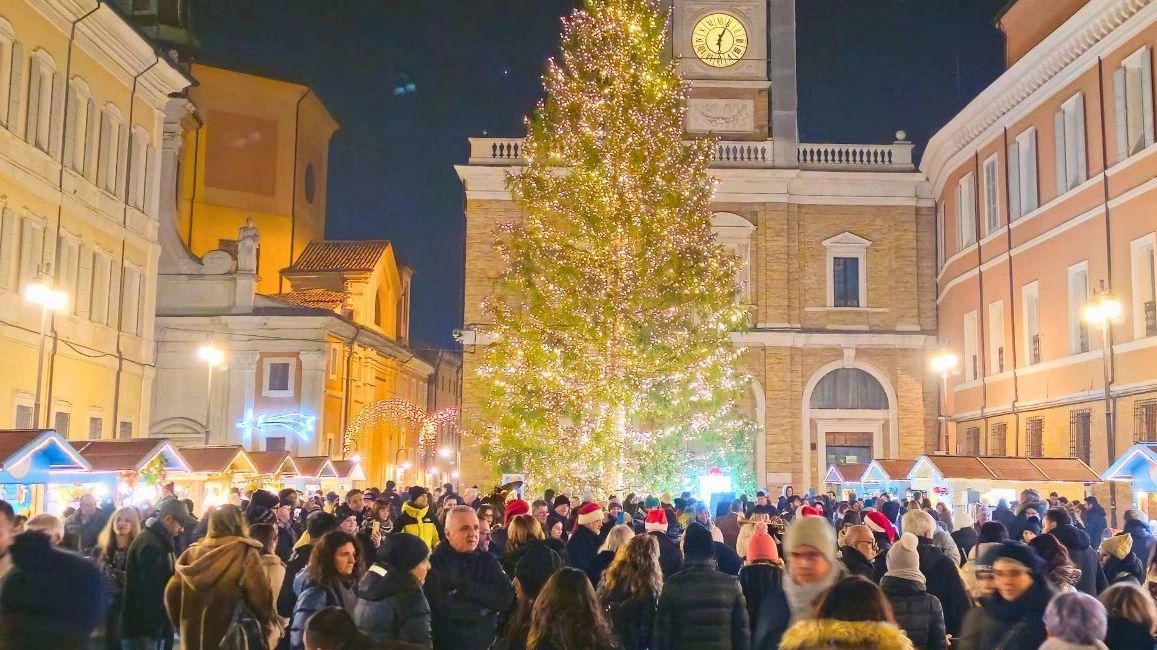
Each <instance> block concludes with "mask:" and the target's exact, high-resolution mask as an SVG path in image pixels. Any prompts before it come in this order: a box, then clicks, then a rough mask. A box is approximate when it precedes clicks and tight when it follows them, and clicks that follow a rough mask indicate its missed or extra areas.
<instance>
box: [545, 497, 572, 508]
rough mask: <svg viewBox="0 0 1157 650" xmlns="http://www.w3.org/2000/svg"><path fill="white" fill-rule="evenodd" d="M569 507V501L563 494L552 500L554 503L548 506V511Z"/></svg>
mask: <svg viewBox="0 0 1157 650" xmlns="http://www.w3.org/2000/svg"><path fill="white" fill-rule="evenodd" d="M569 505H570V499H569V498H567V496H566V495H565V494H560V495H558V496H557V497H555V498H554V503H553V504H552V505H551V506H550V509H551V510H554V509H555V508H557V507H559V506H569Z"/></svg>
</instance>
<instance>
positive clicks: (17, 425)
mask: <svg viewBox="0 0 1157 650" xmlns="http://www.w3.org/2000/svg"><path fill="white" fill-rule="evenodd" d="M33 419H34V418H33V412H32V405H31V404H17V405H16V417H15V418H14V419H13V422H12V427H13V428H14V429H31V428H32V426H33V424H34V423H33Z"/></svg>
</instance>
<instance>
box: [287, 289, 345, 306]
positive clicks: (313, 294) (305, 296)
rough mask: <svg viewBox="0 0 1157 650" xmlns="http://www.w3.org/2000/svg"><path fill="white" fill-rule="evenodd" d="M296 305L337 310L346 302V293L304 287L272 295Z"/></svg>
mask: <svg viewBox="0 0 1157 650" xmlns="http://www.w3.org/2000/svg"><path fill="white" fill-rule="evenodd" d="M271 297H272V298H277V299H278V300H283V301H285V302H288V303H292V304H294V305H300V306H302V307H309V308H310V309H328V310H330V311H337V310H338V309H341V306H342V305H344V304H345V297H346V296H345V293H343V292H341V291H334V290H332V289H304V290H302V291H289V292H287V293H278V294H274V295H273V296H271Z"/></svg>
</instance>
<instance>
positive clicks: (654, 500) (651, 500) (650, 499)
mask: <svg viewBox="0 0 1157 650" xmlns="http://www.w3.org/2000/svg"><path fill="white" fill-rule="evenodd" d="M660 505H662V504H660V503H659V498H658V497H656V496H654V495H647V498H646V499H644V500H643V507H644V508H646V509H647V510H653V509H655V508H658V507H659V506H660Z"/></svg>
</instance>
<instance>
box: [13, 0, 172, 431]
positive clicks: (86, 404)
mask: <svg viewBox="0 0 1157 650" xmlns="http://www.w3.org/2000/svg"><path fill="white" fill-rule="evenodd" d="M190 83H191V80H190V78H189V77H187V76H186V75H185V74H184V73H183V72H182V71H181V70H180V69H179V68H178V67H177V66H175V65H174V64H173V63H171V62H170V61H169V60H167V59H165V58H163V57H160V56H158V55H157V54H156V52H155V51H154V48H153V47H152V45H151V44H150V43H149V42H147V41H146V40H145V39H144V38H142V37H141V36H140V35H139V34H138V33H137V32H136V31H134V30H133V28H132V27H130V26H129V24H128V23H126V22H125V21H124V20H123V19H122V18H121V16H120V15H119V14H118V13H117V12H116V11H114V10H113V9H112V8H110V7H109V5H108V4H106V3H102V2H97V1H96V0H78V1H69V2H64V1H62V0H9V1H6V2H4V3H2V4H0V215H2V218H0V357H2V358H4V360H5V363H6V371H5V372H3V373H0V422H2V423H3V425H2V426H4V427H16V428H31V427H43V426H47V427H54V428H56V429H57V430H59V431H60V433H62V434H65V435H67V437H68V438H70V439H74V440H76V439H94V440H95V439H111V438H128V437H133V436H139V435H142V431H143V428H144V427H145V426H146V425H147V424H148V422H149V420H150V412H149V411H150V407H151V404H152V388H153V361H154V357H153V345H154V343H153V299H154V296H155V295H156V277H157V257H158V254H159V251H160V247H159V245H158V239H157V232H158V214H159V212H160V209H161V206H163V205H166V204H171V203H173V202H174V201H175V196H174V194H173V192H172V189H173V188H172V186H171V184H169V185H166V184H165V183H164V182H163V179H164V172H163V170H164V169H166V168H168V169H170V170H175V159H174V158H173V157H172V151H173V150H172V149H171V148H170V146H169V145H170V144H171V143H170V142H169V141H168V139H167V136H169V135H170V134H168V133H166V132H165V131H164V128H163V125H164V122H165V118H166V115H167V114H169V113H171V112H174V111H179V110H180V104H181V100H174V99H170V95H174V94H179V93H181V92H182V91H183V90H184V89H185V88H186V87H187V86H188V85H189V84H190ZM37 282H42V283H49V284H51V285H52V286H53V287H54V288H55V289H56V290H59V291H62V292H63V293H64V294H65V295H66V296H67V303H68V304H67V307H66V308H65V309H64V310H62V311H59V312H57V313H55V314H54V315H52V316H50V317H49V318H48V319H47V327H46V328H45V329H46V331H47V333H48V336H47V344H46V346H45V347H46V351H45V354H44V357H43V368H44V381H43V384H42V386H41V387H40V391H39V393H40V394H41V402H42V406H41V408H40V412H39V413H37V412H36V410H37V409H36V408H35V399H36V395H37V393H38V391H37V368H38V365H39V364H38V359H37V350H38V343H39V341H40V333H41V327H42V326H41V321H42V319H41V309H40V307H38V306H37V305H34V304H31V303H30V302H29V301H28V300H26V299H25V298H24V297H23V296H22V292H23V290H24V288H25V287H27V286H28V285H29V284H32V283H37Z"/></svg>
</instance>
